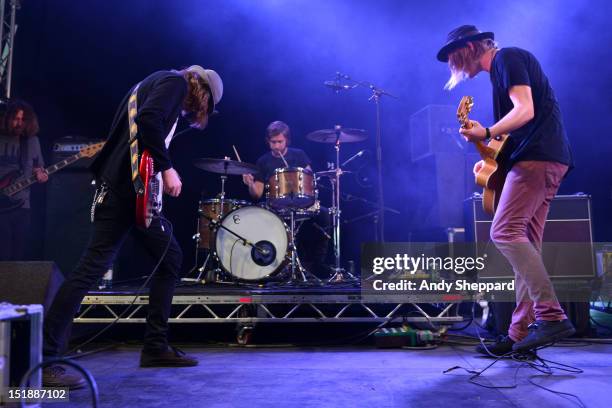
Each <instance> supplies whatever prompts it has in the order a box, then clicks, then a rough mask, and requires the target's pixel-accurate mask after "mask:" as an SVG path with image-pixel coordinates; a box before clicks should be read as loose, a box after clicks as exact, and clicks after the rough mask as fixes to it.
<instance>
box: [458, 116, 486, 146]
mask: <svg viewBox="0 0 612 408" xmlns="http://www.w3.org/2000/svg"><path fill="white" fill-rule="evenodd" d="M470 123H471V125H472V127H470V128H469V129H467V128H464V127H461V128H459V133H461V134H462V135H463V137H464V139H465V140H466V141H468V142H478V141H480V140H484V139H485V138H486V137H487V131H486V130H485V128H484V127H482V125H481V124H480V123H478V122H477V121H475V120H470Z"/></svg>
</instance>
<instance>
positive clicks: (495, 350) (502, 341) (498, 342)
mask: <svg viewBox="0 0 612 408" xmlns="http://www.w3.org/2000/svg"><path fill="white" fill-rule="evenodd" d="M513 344H514V340H512V339H511V338H510V336H497V339H495V344H491V345H488V344H487V345H486V346H487V348H486V349H485V348H484V346H483V344H482V343H480V344H479V345H477V346H476V351H477V352H478V353H481V354H484V355H486V356H490V355H491V354H493V355H494V356H496V357H501V356H503V355H505V354H508V353H510V352H511V351H512V345H513ZM487 350H489V351H488V352H487ZM489 353H490V354H489Z"/></svg>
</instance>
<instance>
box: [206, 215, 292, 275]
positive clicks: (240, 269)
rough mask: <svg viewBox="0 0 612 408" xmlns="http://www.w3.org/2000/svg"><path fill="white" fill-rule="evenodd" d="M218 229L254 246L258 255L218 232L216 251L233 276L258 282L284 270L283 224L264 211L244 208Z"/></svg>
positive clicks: (222, 263)
mask: <svg viewBox="0 0 612 408" xmlns="http://www.w3.org/2000/svg"><path fill="white" fill-rule="evenodd" d="M221 225H223V226H224V227H226V228H228V229H229V230H231V231H233V232H235V233H236V234H238V235H240V236H241V237H242V238H244V239H246V240H248V241H249V242H251V243H253V244H256V245H257V247H258V248H259V249H260V250H259V251H258V250H257V249H255V248H253V247H252V246H250V245H243V243H242V241H241V240H240V239H239V238H238V237H237V236H235V235H234V234H232V233H231V232H229V231H227V230H225V229H223V228H219V229H218V230H217V237H216V240H215V250H216V253H217V256H218V257H219V261H220V262H221V266H222V267H223V269H225V270H226V271H227V272H228V273H229V274H231V275H232V276H234V277H236V278H238V279H242V280H249V281H258V280H261V279H264V278H267V277H269V276H272V275H273V274H275V273H276V272H278V270H279V269H280V268H281V267H282V266H284V262H285V256H286V254H287V246H288V244H289V242H288V238H287V229H286V227H285V223H284V222H283V221H282V220H281V219H280V218H278V216H276V214H274V213H273V212H271V211H269V210H266V209H265V208H260V207H254V206H247V207H242V208H239V209H237V210H234V211H232V212H230V213H229V214H227V215H226V216H225V217H224V218H223V221H221Z"/></svg>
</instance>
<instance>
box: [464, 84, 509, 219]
mask: <svg viewBox="0 0 612 408" xmlns="http://www.w3.org/2000/svg"><path fill="white" fill-rule="evenodd" d="M473 106H474V98H472V97H471V96H464V97H463V98H461V102H459V107H458V108H457V119H458V120H459V124H460V125H461V127H462V128H465V129H470V128H471V127H472V122H470V119H469V117H468V116H469V113H470V112H471V110H472V107H473ZM508 136H509V135H507V134H504V135H498V136H495V137H492V138H491V140H490V141H489V143H488V144H485V143H484V142H483V141H478V142H474V144H475V145H476V149H477V150H478V153H480V157H481V158H482V161H483V165H482V168H481V169H480V171H479V172H478V174H476V184H477V185H479V186H481V187H482V188H483V191H482V208H483V209H484V211H485V212H487V213H489V214H495V210H496V209H497V204H498V203H499V197H500V196H501V192H502V189H503V188H504V182H505V181H506V171H507V170H506V169H505V166H504V165H503V161H504V159H505V153H506V152H505V148H506V145H507V142H508Z"/></svg>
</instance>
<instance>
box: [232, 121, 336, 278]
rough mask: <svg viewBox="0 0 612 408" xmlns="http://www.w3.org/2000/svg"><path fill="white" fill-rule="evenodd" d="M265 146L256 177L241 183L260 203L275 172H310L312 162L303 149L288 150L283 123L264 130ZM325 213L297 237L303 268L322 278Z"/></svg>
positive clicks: (288, 138)
mask: <svg viewBox="0 0 612 408" xmlns="http://www.w3.org/2000/svg"><path fill="white" fill-rule="evenodd" d="M266 143H267V144H268V147H269V149H270V151H269V152H267V153H265V154H264V155H263V156H261V157H260V158H259V159H257V163H256V164H257V168H258V169H259V171H258V173H257V174H256V175H255V176H253V175H251V174H245V175H243V176H242V181H243V182H244V184H246V185H247V186H248V188H249V194H250V195H251V197H253V199H254V200H260V199H261V198H262V196H263V195H264V185H265V183H267V182H268V180H269V179H270V177H272V176H273V175H274V172H275V170H276V169H279V168H285V167H302V168H306V169H309V170H312V168H311V160H310V158H309V157H308V155H306V153H305V152H304V151H303V150H302V149H297V148H294V147H289V144H290V143H291V130H290V129H289V126H287V124H286V123H285V122H281V121H280V120H277V121H274V122H272V123H270V124H269V125H268V128H267V129H266ZM329 224H330V222H329V214H328V212H327V210H325V209H323V208H322V209H321V212H320V213H319V215H318V216H317V217H315V218H314V219H312V220H310V221H307V222H305V223H304V224H303V225H302V226H301V228H300V233H299V234H298V237H297V239H298V254H299V255H300V258H302V261H303V264H304V266H305V267H306V269H308V270H309V271H310V272H312V273H314V274H315V275H317V276H319V277H325V276H326V274H328V271H326V270H325V267H324V260H325V256H326V254H327V248H328V242H329V235H328V234H327V233H326V232H324V231H325V229H326V228H327V227H328V226H329Z"/></svg>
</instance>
